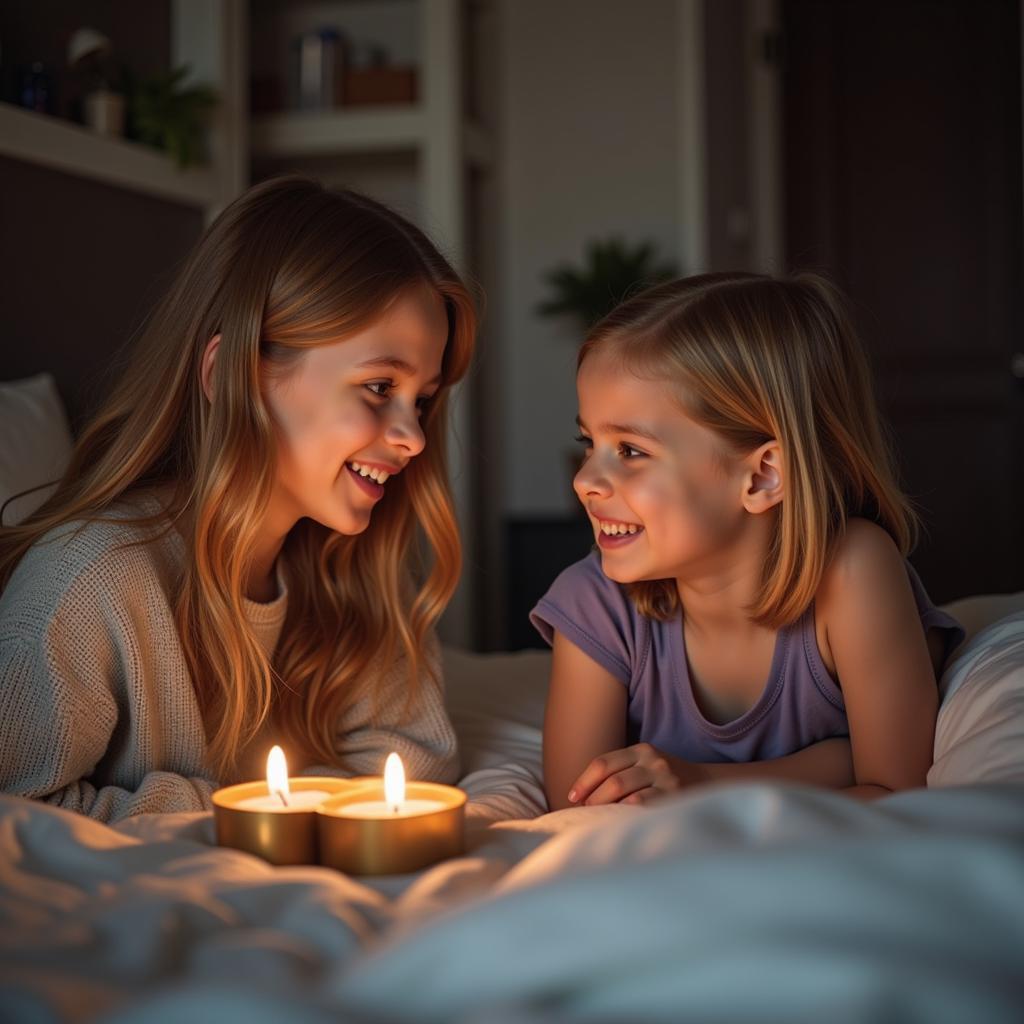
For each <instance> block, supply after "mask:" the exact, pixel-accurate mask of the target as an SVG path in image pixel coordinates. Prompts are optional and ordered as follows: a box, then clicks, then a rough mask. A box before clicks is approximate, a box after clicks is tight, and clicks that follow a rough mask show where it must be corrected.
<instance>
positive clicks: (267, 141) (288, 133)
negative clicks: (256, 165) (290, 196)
mask: <svg viewBox="0 0 1024 1024" xmlns="http://www.w3.org/2000/svg"><path fill="white" fill-rule="evenodd" d="M423 125H424V119H423V114H422V112H421V111H420V110H419V108H417V107H401V108H395V109H392V110H356V111H352V110H330V111H323V112H320V111H316V112H309V113H287V114H270V115H267V116H264V117H258V118H255V119H254V120H253V122H252V128H251V136H250V137H251V140H252V151H253V154H254V155H255V156H261V157H289V156H330V155H337V154H340V155H344V154H346V153H369V152H378V153H379V152H401V151H404V150H416V149H418V148H419V146H420V144H421V143H422V141H423V134H424V133H423Z"/></svg>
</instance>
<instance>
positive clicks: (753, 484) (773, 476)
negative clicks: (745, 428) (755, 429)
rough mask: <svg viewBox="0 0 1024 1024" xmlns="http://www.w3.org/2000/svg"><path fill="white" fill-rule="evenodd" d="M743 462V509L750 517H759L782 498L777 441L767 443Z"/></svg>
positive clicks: (782, 484)
mask: <svg viewBox="0 0 1024 1024" xmlns="http://www.w3.org/2000/svg"><path fill="white" fill-rule="evenodd" d="M744 461H745V462H746V465H747V472H746V474H745V476H744V478H743V507H744V508H745V509H746V510H747V511H748V512H750V513H751V514H752V515H760V514H761V513H762V512H767V511H768V509H770V508H774V507H775V506H776V505H778V504H779V502H780V501H782V498H783V496H784V493H785V488H784V481H783V479H782V449H781V448H780V447H779V442H778V441H767V442H765V444H763V445H761V447H760V448H757V449H755V450H754V451H752V452H751V453H750V455H748V456H747V458H746V459H745V460H744Z"/></svg>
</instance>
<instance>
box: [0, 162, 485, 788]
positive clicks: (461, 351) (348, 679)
mask: <svg viewBox="0 0 1024 1024" xmlns="http://www.w3.org/2000/svg"><path fill="white" fill-rule="evenodd" d="M424 286H425V287H428V288H431V289H433V290H434V291H435V292H436V293H437V294H438V295H439V296H440V297H441V298H442V300H443V301H444V304H445V308H446V310H447V314H448V325H449V332H448V341H447V344H446V347H445V351H444V357H443V364H442V384H441V387H440V389H439V390H438V392H437V394H436V395H435V396H434V397H433V398H431V399H430V400H429V402H427V403H426V406H425V407H424V411H423V414H422V421H421V422H422V428H423V432H424V434H425V437H426V446H425V449H424V451H423V453H422V454H421V455H419V456H418V457H417V458H416V459H414V460H413V461H412V462H411V463H410V465H409V467H408V468H407V470H406V471H405V472H404V473H401V474H400V475H398V476H397V477H395V478H394V479H393V480H392V481H390V482H389V484H388V490H387V494H386V495H385V497H384V498H382V499H381V501H380V502H379V503H378V505H377V506H376V508H375V509H374V512H373V517H372V520H371V522H370V525H369V526H368V528H367V529H366V530H365V532H364V533H362V534H360V535H359V536H358V537H349V536H342V535H339V534H337V533H334V532H332V531H331V530H329V529H327V528H326V527H324V526H321V525H320V524H318V523H315V522H312V521H310V520H308V519H303V520H300V521H299V523H298V524H297V525H296V526H295V527H294V528H293V529H292V531H291V532H290V533H289V535H288V537H287V539H286V541H285V544H284V547H283V549H282V552H281V555H280V560H279V561H280V567H281V571H282V574H283V577H284V579H285V582H286V585H287V587H288V592H289V603H288V614H287V620H286V622H285V624H284V628H283V630H282V633H281V641H280V643H279V645H278V648H277V650H276V652H275V654H274V658H273V664H271V663H270V662H269V661H268V659H267V657H266V656H265V655H264V653H263V651H262V649H261V647H260V645H259V643H258V641H257V638H256V636H255V635H254V633H253V632H252V630H251V628H250V627H249V625H248V623H247V620H246V617H245V614H244V610H243V609H244V606H243V600H244V596H243V580H244V579H245V576H246V570H247V567H248V565H249V560H250V558H251V552H252V544H253V540H254V538H255V535H256V531H257V529H258V525H259V522H260V518H261V514H262V512H263V510H264V509H265V508H266V506H267V503H268V501H269V498H270V494H271V488H272V485H273V482H274V476H275V465H276V463H275V459H276V442H275V428H274V424H273V421H272V419H271V416H270V413H269V410H268V407H267V403H266V401H265V399H264V396H263V392H262V390H261V380H262V379H263V377H264V376H265V375H266V374H267V373H274V372H287V370H288V368H289V367H290V366H292V365H294V363H295V362H296V360H297V359H298V358H300V357H301V355H302V353H303V351H304V350H305V349H308V348H310V347H312V346H317V345H323V344H328V343H331V342H336V341H338V340H339V339H342V338H345V337H346V336H349V335H352V334H354V333H356V332H358V331H360V330H361V329H362V328H363V327H365V326H367V325H369V324H370V323H372V322H373V321H374V320H375V319H377V318H378V317H379V316H380V315H381V313H382V312H383V311H384V310H385V309H386V308H387V306H388V305H389V304H390V303H391V302H392V301H393V300H394V299H395V298H396V296H398V295H399V294H401V293H402V292H403V291H404V290H406V289H408V288H411V287H424ZM216 334H220V335H221V343H220V348H219V350H218V354H217V373H216V374H215V375H214V384H213V386H214V394H213V396H212V401H207V400H206V397H205V395H204V393H203V389H202V384H201V362H202V357H203V352H204V350H205V348H206V345H207V343H208V342H209V340H210V339H211V338H212V337H213V336H214V335H216ZM475 334H476V310H475V304H474V302H473V299H472V297H471V295H470V293H469V291H468V290H467V288H466V286H465V285H464V284H463V282H462V281H461V280H460V278H459V276H458V275H457V274H456V273H455V271H454V270H453V269H452V268H451V266H449V264H448V263H447V262H446V261H445V259H444V258H443V257H442V256H441V255H440V254H439V253H438V251H437V250H436V249H435V247H434V246H433V245H432V244H431V242H430V241H429V240H428V239H427V237H426V236H425V235H424V234H423V233H422V232H421V231H420V230H419V229H418V228H416V227H414V226H413V225H412V224H410V223H409V222H408V221H406V220H405V219H403V218H402V217H400V216H398V215H397V214H396V213H394V212H393V211H391V210H390V209H388V208H387V207H385V206H383V205H381V204H380V203H377V202H375V201H374V200H372V199H369V198H367V197H365V196H361V195H358V194H356V193H353V192H348V191H330V190H327V189H325V188H323V187H322V186H321V185H319V184H318V183H317V182H315V181H310V180H307V179H304V178H300V177H294V176H287V177H282V178H276V179H272V180H270V181H267V182H264V183H263V184H260V185H257V186H255V187H253V188H251V189H249V190H248V191H247V192H246V193H244V194H243V195H242V196H241V197H239V198H238V199H237V200H235V201H234V202H233V203H232V204H231V205H230V206H228V207H227V208H226V209H225V210H224V211H223V213H222V214H221V215H220V216H219V217H218V218H217V220H216V221H215V222H214V223H213V224H212V225H211V227H210V228H209V230H208V231H207V232H206V234H205V235H204V236H203V238H202V239H201V240H200V242H199V244H198V245H197V247H196V248H195V250H194V251H193V253H192V254H191V256H190V257H189V259H188V260H187V262H186V263H185V265H184V267H183V268H182V270H181V272H180V274H179V276H178V278H177V280H176V282H175V283H174V285H173V286H172V288H171V289H170V291H169V293H168V294H167V295H166V297H165V298H164V299H163V301H162V303H161V304H160V305H159V306H158V307H157V309H156V310H155V312H154V314H153V315H152V317H151V318H150V320H149V322H148V325H147V327H146V329H145V331H144V332H143V335H142V337H141V338H140V340H139V343H138V345H136V346H135V348H134V350H133V355H132V359H131V362H130V364H129V365H128V367H127V369H126V372H125V373H124V375H123V377H122V378H121V380H120V382H119V384H118V385H117V387H116V388H115V390H114V392H113V394H112V395H111V397H110V398H109V400H108V401H107V402H106V404H105V405H104V406H103V407H102V408H101V409H100V411H99V413H98V414H97V415H96V416H95V417H94V418H93V420H92V421H91V422H90V423H89V424H88V425H87V426H86V428H85V429H84V431H83V432H82V434H81V437H80V438H79V440H78V442H77V444H76V445H75V449H74V453H73V456H72V459H71V462H70V465H69V467H68V469H67V471H66V473H65V474H64V476H63V478H62V479H61V481H60V482H59V485H58V487H57V489H56V491H55V492H54V494H53V495H52V496H51V497H50V498H49V499H48V500H47V501H46V502H45V504H43V505H42V506H41V507H40V508H39V509H38V510H37V511H36V512H35V513H34V514H33V515H32V516H31V517H30V518H29V519H28V520H26V521H25V522H23V523H22V524H20V525H18V526H15V527H11V528H6V529H0V589H2V588H3V587H5V586H6V584H7V581H8V580H9V579H10V576H11V573H12V572H13V571H14V568H15V567H16V565H17V564H18V562H19V561H20V559H21V558H22V556H23V555H24V554H25V552H26V551H27V550H28V548H29V547H30V546H31V545H32V544H34V543H36V542H37V541H38V540H40V539H41V538H42V537H43V535H44V534H45V533H47V531H49V530H51V529H53V528H54V527H56V526H59V525H61V524H63V523H67V522H69V521H72V520H83V521H93V520H97V519H102V518H103V517H104V512H105V510H107V509H109V507H110V506H111V505H112V503H114V502H115V501H118V500H119V499H123V498H126V497H130V496H132V495H133V494H136V493H138V492H141V491H143V490H150V489H153V488H156V487H160V488H162V489H163V490H164V492H165V493H167V494H168V495H169V498H168V499H167V512H168V514H169V517H170V520H171V522H181V523H186V524H188V531H187V532H188V536H187V538H186V539H187V545H188V550H189V557H188V558H187V559H186V562H185V566H184V568H183V575H182V579H181V587H180V591H179V592H178V595H177V604H176V608H175V613H176V620H177V627H178V632H179V637H180V640H181V644H182V648H183V650H184V652H185V657H186V659H187V662H188V665H189V668H190V670H191V674H192V680H193V685H194V687H195V690H196V695H197V698H198V701H199V705H200V708H201V710H202V715H203V722H204V725H205V729H206V734H207V741H208V750H209V757H210V762H211V768H213V770H214V771H215V772H216V773H217V775H218V777H219V778H222V779H224V778H227V777H230V776H231V774H232V773H233V772H234V771H235V770H236V765H237V759H238V756H239V754H240V753H241V751H242V749H243V748H244V746H245V745H247V744H248V743H249V742H250V741H251V739H252V738H253V737H254V736H255V734H256V732H257V731H258V730H259V728H260V727H261V725H262V724H263V722H264V721H265V720H266V719H267V717H268V715H271V714H273V717H274V719H275V721H276V722H277V723H278V724H279V725H280V727H281V729H282V730H283V732H284V734H285V736H286V737H287V739H288V741H289V742H290V743H292V744H296V745H298V747H299V749H301V750H302V751H304V752H305V753H307V754H308V755H309V756H311V757H314V758H316V759H318V760H322V761H325V762H327V763H331V762H334V761H336V754H335V752H334V743H333V740H334V735H335V730H336V727H337V722H338V721H339V718H340V716H341V715H342V713H343V711H344V709H345V708H346V707H348V706H350V705H351V704H352V703H353V702H355V701H356V700H357V699H358V698H359V697H360V696H363V695H364V694H365V690H366V687H367V685H368V683H369V682H370V681H371V680H372V678H373V677H374V675H375V674H379V672H380V671H382V670H385V669H387V667H388V666H389V665H390V664H391V663H392V662H393V661H394V660H395V658H396V657H399V656H401V655H404V656H405V658H406V660H407V663H408V668H409V681H410V701H411V699H412V695H413V694H414V692H415V688H416V686H417V685H418V681H419V680H420V678H421V676H422V675H423V674H424V670H426V669H427V668H428V666H427V664H426V662H425V654H424V650H425V640H426V637H427V634H428V632H429V631H430V629H431V627H432V626H433V625H434V623H435V622H436V620H437V619H438V617H439V616H440V614H441V612H442V611H443V609H444V607H445V605H446V604H447V602H448V601H449V599H450V598H451V595H452V593H453V591H454V589H455V585H456V582H457V580H458V578H459V572H460V568H461V551H460V544H459V537H458V530H457V526H456V521H455V516H454V513H453V507H452V500H451V495H450V492H449V488H448V482H447V472H446V461H445V435H446V417H447V412H446V403H447V397H446V393H447V391H448V390H449V389H450V387H451V385H452V384H454V383H455V382H456V381H457V380H459V379H460V378H461V377H462V376H463V374H464V373H465V372H466V369H467V367H468V365H469V362H470V359H471V356H472V351H473V347H474V341H475ZM136 522H137V523H143V524H148V525H152V526H154V527H156V528H157V529H158V530H159V529H160V528H161V524H162V528H163V529H167V528H170V527H168V525H167V521H166V519H165V518H163V517H161V518H160V519H159V520H157V519H139V520H136ZM417 524H418V525H419V527H420V528H421V529H422V531H423V534H424V535H425V539H426V542H427V545H428V546H429V548H430V549H431V550H430V552H423V553H424V554H426V555H427V558H426V561H427V563H428V564H424V565H421V566H419V568H418V570H417V578H416V584H415V585H413V582H412V580H411V578H410V571H409V569H410V564H413V565H415V564H416V563H415V558H416V556H417V555H418V554H419V553H420V552H421V551H422V550H423V545H422V544H420V543H418V542H416V539H415V538H416V527H417ZM431 681H432V682H434V683H436V682H437V681H436V680H431Z"/></svg>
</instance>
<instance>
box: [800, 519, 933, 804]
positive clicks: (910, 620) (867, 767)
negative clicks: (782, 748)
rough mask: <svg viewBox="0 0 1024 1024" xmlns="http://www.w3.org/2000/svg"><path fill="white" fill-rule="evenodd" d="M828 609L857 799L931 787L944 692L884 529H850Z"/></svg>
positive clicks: (826, 595) (860, 524) (826, 597)
mask: <svg viewBox="0 0 1024 1024" xmlns="http://www.w3.org/2000/svg"><path fill="white" fill-rule="evenodd" d="M820 607H821V609H822V614H823V615H824V616H825V623H826V629H827V632H828V641H829V646H830V648H831V651H832V656H833V658H834V660H835V666H836V674H837V675H838V676H839V680H840V684H841V685H842V688H843V699H844V701H845V704H846V715H847V719H848V721H849V724H850V742H851V746H852V751H853V768H854V777H855V778H854V782H855V785H853V786H852V787H851V788H850V789H849V790H848V792H849V794H850V795H851V796H857V797H861V798H867V799H870V798H873V797H876V796H884V795H885V794H886V793H889V792H895V791H897V790H900V789H910V788H912V787H915V786H923V785H924V784H925V779H926V776H927V774H928V769H929V767H930V766H931V763H932V749H933V744H934V739H935V719H936V716H937V714H938V687H937V686H936V683H935V669H934V666H933V663H932V658H931V655H930V653H929V648H928V642H927V639H926V636H925V632H924V630H923V629H922V628H921V619H920V615H919V614H918V611H917V606H916V604H915V602H914V594H913V590H912V589H911V586H910V580H909V579H908V577H907V571H906V566H905V565H904V562H903V558H902V556H901V555H900V553H899V551H898V550H897V549H896V546H895V545H894V544H893V542H892V540H891V539H890V538H889V536H888V535H887V534H886V533H885V532H884V531H883V530H882V529H881V528H880V527H877V526H875V525H874V524H872V523H867V522H865V521H863V520H854V521H853V522H852V523H851V524H850V528H849V530H848V532H847V535H846V537H845V538H844V540H843V543H842V545H841V547H840V550H839V551H838V552H837V554H836V557H835V559H834V560H833V563H832V565H831V566H830V567H829V570H828V572H827V574H826V578H825V580H824V581H823V585H822V589H821V598H820Z"/></svg>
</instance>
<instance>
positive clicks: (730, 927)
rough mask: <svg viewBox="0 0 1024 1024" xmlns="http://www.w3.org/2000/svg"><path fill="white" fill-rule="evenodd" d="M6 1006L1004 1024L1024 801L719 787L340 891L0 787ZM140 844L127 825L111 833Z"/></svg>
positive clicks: (32, 1011) (949, 793)
mask: <svg viewBox="0 0 1024 1024" xmlns="http://www.w3.org/2000/svg"><path fill="white" fill-rule="evenodd" d="M0 823H2V824H0V863H2V865H3V868H2V875H0V916H2V919H3V922H4V926H3V928H2V930H0V964H2V967H0V1000H2V1002H0V1005H2V1006H3V1007H4V1014H5V1016H4V1017H3V1019H5V1020H6V1019H12V1020H47V1019H60V1020H79V1019H94V1018H102V1019H116V1020H118V1021H122V1022H125V1021H132V1022H136V1021H161V1020H166V1021H187V1020H190V1019H191V1020H196V1021H199V1020H214V1019H216V1020H217V1021H220V1022H227V1021H233V1020H239V1021H241V1020H246V1021H251V1022H259V1021H272V1020H288V1021H296V1022H300V1024H302V1022H306V1021H309V1022H314V1021H321V1020H328V1019H335V1020H336V1019H345V1020H355V1021H373V1020H387V1021H405V1020H410V1021H412V1020H416V1021H419V1020H423V1021H439V1022H440V1021H465V1022H474V1021H482V1020H487V1021H494V1020H507V1021H522V1020H529V1019H542V1020H581V1019H588V1020H593V1019H605V1020H665V1021H681V1020H694V1021H701V1022H718V1021H721V1022H738V1021H758V1022H762V1021H786V1022H795V1021H805V1020H806V1021H811V1020H814V1021H820V1020H822V1019H828V1020H829V1021H830V1022H845V1021H872V1022H874V1021H889V1020H899V1021H921V1022H925V1021H927V1022H930V1024H933V1022H943V1021H950V1022H953V1021H956V1022H960V1021H964V1020H972V1021H1007V1022H1009V1021H1019V1019H1020V1009H1021V1006H1024V787H1020V786H991V787H984V786H970V787H967V786H964V787H957V788H955V789H947V790H920V791H915V792H911V793H906V794H902V795H899V796H895V797H893V798H890V799H888V800H885V801H881V802H879V803H876V804H872V805H862V804H857V803H855V802H853V801H850V800H848V799H845V798H843V797H841V796H838V795H835V794H831V793H826V792H822V791H817V790H812V789H808V788H800V787H780V786H749V785H745V786H732V787H720V788H718V789H710V790H704V791H698V792H694V793H691V794H689V795H682V796H680V797H678V798H675V799H673V800H670V801H667V802H665V803H664V804H662V805H661V806H659V807H656V808H646V809H645V808H637V807H626V806H612V807H605V808H577V809H571V810H567V811H560V812H557V813H554V814H549V815H545V816H543V817H540V818H537V819H534V820H532V821H522V822H503V823H500V824H496V825H492V826H490V827H488V828H486V829H476V830H475V831H474V832H473V835H472V841H471V848H470V850H469V853H468V854H467V856H465V857H462V858H459V859H457V860H453V861H450V862H448V863H445V864H442V865H439V866H437V867H434V868H432V869H429V870H426V871H424V872H421V873H419V874H418V875H415V876H405V877H402V878H392V879H385V880H376V881H375V880H357V879H352V878H349V877H346V876H343V875H340V874H338V873H335V872H333V871H330V870H328V869H323V868H271V867H269V866H267V865H265V864H263V863H261V862H260V861H258V860H256V859H255V858H252V857H249V856H247V855H244V854H241V853H236V852H234V851H230V850H222V849H217V848H215V847H212V846H211V845H209V837H210V835H209V833H210V829H209V825H210V822H209V819H208V818H206V817H204V816H198V815H166V816H151V817H149V818H147V819H138V820H136V821H134V822H130V823H125V825H124V826H122V827H121V828H120V829H111V828H108V827H106V826H104V825H100V824H98V823H95V822H92V821H90V820H88V819H85V818H82V817H78V816H75V815H72V814H69V813H67V812H64V811H59V810H55V809H53V808H49V807H46V806H43V805H38V804H33V803H29V802H28V801H22V800H18V799H16V798H0ZM129 833H134V835H132V834H129Z"/></svg>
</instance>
